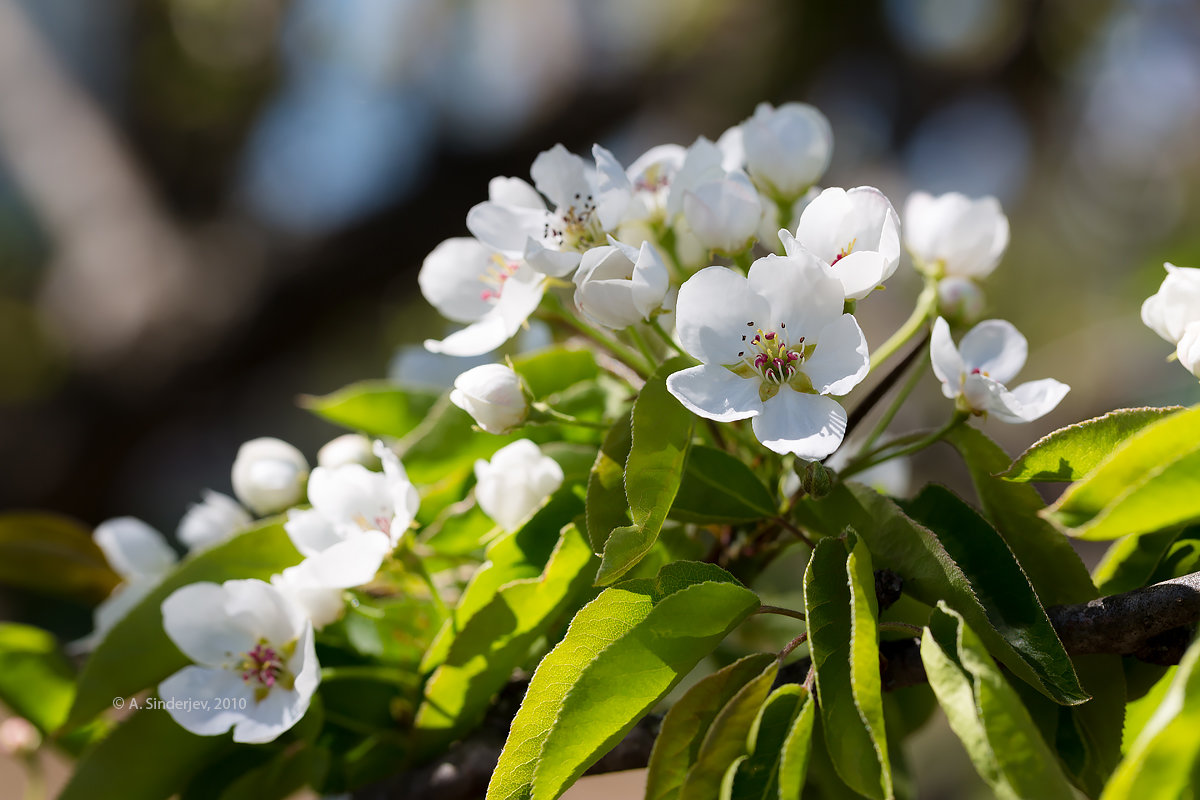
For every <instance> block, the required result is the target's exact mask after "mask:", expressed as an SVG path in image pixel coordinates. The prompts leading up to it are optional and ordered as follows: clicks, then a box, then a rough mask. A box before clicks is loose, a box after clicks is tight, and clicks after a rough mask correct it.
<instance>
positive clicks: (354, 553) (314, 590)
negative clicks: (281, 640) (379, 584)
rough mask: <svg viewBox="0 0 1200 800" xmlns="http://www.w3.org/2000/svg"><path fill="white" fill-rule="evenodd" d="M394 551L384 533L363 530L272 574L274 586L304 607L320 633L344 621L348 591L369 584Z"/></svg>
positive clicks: (300, 606)
mask: <svg viewBox="0 0 1200 800" xmlns="http://www.w3.org/2000/svg"><path fill="white" fill-rule="evenodd" d="M391 549H392V544H391V541H390V540H389V539H388V537H387V536H386V535H385V534H384V533H382V532H380V531H364V532H363V533H362V534H361V535H358V536H353V537H351V538H349V539H346V540H345V541H341V542H338V543H337V544H335V545H332V546H331V547H329V548H327V549H325V550H322V551H321V552H319V553H314V554H313V555H310V556H309V557H308V558H306V559H304V560H303V561H301V562H300V563H299V564H297V565H296V566H294V567H288V568H287V569H285V570H284V571H283V572H281V573H280V574H278V575H272V576H271V585H272V586H274V587H275V588H276V589H278V590H279V591H281V592H283V594H284V595H286V596H287V597H288V599H289V600H291V602H293V603H295V604H296V605H297V606H298V607H299V608H301V609H302V610H303V611H304V613H305V614H306V615H307V616H308V618H309V619H310V620H311V621H312V624H313V627H315V628H316V629H317V630H320V629H321V628H323V627H325V626H326V625H328V624H330V623H331V622H336V621H337V620H338V619H339V618H341V616H342V612H343V611H344V610H345V601H344V599H343V597H344V592H345V590H346V589H352V588H354V587H356V586H362V585H364V584H367V583H370V582H371V581H372V580H373V579H374V578H375V575H376V573H378V572H379V568H380V566H382V564H383V560H384V558H386V557H387V554H388V553H389V552H390V551H391Z"/></svg>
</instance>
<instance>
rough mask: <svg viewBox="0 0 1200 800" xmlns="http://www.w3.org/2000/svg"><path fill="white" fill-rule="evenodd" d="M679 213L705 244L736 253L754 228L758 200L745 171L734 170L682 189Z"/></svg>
mask: <svg viewBox="0 0 1200 800" xmlns="http://www.w3.org/2000/svg"><path fill="white" fill-rule="evenodd" d="M683 215H684V217H686V218H687V222H688V226H689V227H690V228H691V230H692V233H693V234H695V236H696V238H697V239H698V240H699V241H700V243H701V244H702V245H704V246H705V247H706V248H708V249H709V250H716V251H718V252H722V253H738V252H741V251H742V250H745V249H746V247H747V246H749V245H750V243H751V239H752V238H753V236H754V233H755V231H757V230H758V224H759V220H760V219H762V203H761V201H760V200H759V197H758V192H757V191H756V190H755V188H754V184H753V183H751V182H750V178H749V177H747V175H746V173H744V172H742V171H741V170H735V171H733V172H730V173H729V174H728V175H726V176H725V177H723V178H720V179H719V180H714V181H709V182H706V183H701V184H699V185H697V186H696V187H695V188H694V189H692V190H689V191H687V192H685V193H684V195H683Z"/></svg>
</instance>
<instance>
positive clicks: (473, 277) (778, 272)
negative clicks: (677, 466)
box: [420, 103, 1066, 460]
mask: <svg viewBox="0 0 1200 800" xmlns="http://www.w3.org/2000/svg"><path fill="white" fill-rule="evenodd" d="M832 148H833V136H832V132H831V130H830V126H829V123H828V121H827V120H826V119H825V117H824V116H823V115H822V114H821V113H820V112H819V111H818V110H816V109H815V108H813V107H811V106H808V105H803V104H800V103H788V104H785V105H783V106H780V107H778V108H774V107H772V106H770V105H768V104H765V103H764V104H761V105H760V106H759V107H758V108H757V109H756V110H755V112H754V115H753V116H752V117H751V118H749V119H747V120H746V121H744V122H742V123H741V124H739V125H736V126H734V127H733V128H730V129H729V130H727V131H726V132H725V133H724V134H722V135H721V136H720V137H719V138H718V140H717V141H716V142H715V143H714V142H712V141H709V140H708V139H705V138H703V137H701V138H700V139H697V140H696V141H695V142H694V143H693V144H692V145H691V146H690V147H687V148H684V147H681V146H679V145H660V146H657V147H654V148H652V149H650V150H649V151H647V152H646V153H645V154H644V155H642V156H641V157H640V158H638V159H636V160H635V161H634V162H633V163H632V164H631V165H630V166H629V167H628V168H625V167H623V166H622V165H621V164H620V162H619V161H618V160H617V159H616V158H615V157H614V156H613V155H612V153H610V152H609V151H608V150H606V149H604V148H603V147H601V146H599V145H596V146H594V147H593V148H592V159H591V160H590V161H588V160H585V159H583V158H581V157H579V156H577V155H574V154H572V153H570V152H568V151H567V150H566V148H564V147H563V146H562V145H556V146H555V147H553V148H552V149H550V150H548V151H546V152H543V153H541V154H540V155H539V156H538V157H537V158H536V159H535V160H534V162H533V166H532V168H531V170H530V174H531V177H532V180H533V182H532V184H530V183H528V182H526V181H524V180H522V179H520V178H511V177H498V178H494V179H493V180H492V181H491V183H490V184H489V187H488V199H487V200H486V201H484V202H482V203H480V204H478V205H476V206H475V207H473V208H472V209H471V210H470V212H469V213H468V214H467V220H466V225H467V228H468V229H469V231H470V232H471V234H472V235H473V237H474V238H456V239H449V240H447V241H445V242H443V243H442V244H440V245H438V247H437V248H435V249H434V250H433V252H432V253H430V255H429V256H428V258H426V259H425V262H424V264H423V266H422V269H421V274H420V285H421V290H422V291H423V293H424V294H425V297H426V298H427V299H428V300H429V302H430V303H432V304H433V305H434V306H435V307H436V308H437V309H438V310H439V311H441V312H442V313H443V314H444V315H445V316H446V317H447V318H448V319H451V320H453V321H456V322H465V323H468V325H467V327H466V328H465V329H463V330H460V331H458V332H456V333H452V334H451V335H450V336H448V337H446V338H445V339H442V340H440V341H433V340H431V341H428V342H426V346H427V347H428V348H429V349H430V350H432V351H434V352H440V353H448V354H453V355H481V354H483V353H487V352H489V351H491V350H494V349H495V348H497V347H499V346H500V345H501V344H503V343H504V342H505V341H507V340H508V339H509V338H510V337H511V336H513V335H514V334H515V333H516V331H517V330H519V329H520V327H521V325H522V323H523V322H524V320H525V319H526V318H527V317H528V316H529V315H530V314H531V313H533V312H534V311H535V310H536V309H537V308H538V306H539V304H540V303H541V301H542V299H543V298H544V297H545V296H546V295H547V294H552V293H553V292H554V291H555V288H556V287H559V286H562V285H563V284H564V282H563V280H562V279H565V278H567V277H570V276H572V274H573V278H574V280H573V285H574V293H573V298H572V299H573V305H574V311H575V312H576V313H577V315H578V317H577V319H576V320H574V321H572V323H571V324H573V325H575V326H576V327H578V325H580V324H586V325H590V326H595V327H597V328H599V329H601V331H600V333H601V334H603V335H605V336H609V335H612V334H620V333H621V332H624V331H628V332H629V337H630V339H631V340H632V341H634V342H635V343H637V342H638V339H639V337H642V334H643V333H644V332H645V331H647V330H653V331H654V332H655V333H656V334H659V335H661V336H663V338H664V341H665V340H666V336H668V335H671V336H673V342H674V345H673V346H675V347H678V348H681V349H682V350H683V351H686V353H687V354H688V355H690V356H691V357H693V358H694V359H696V360H697V361H699V362H700V364H699V365H698V366H694V367H690V368H687V369H683V370H682V371H679V372H676V373H675V374H673V375H671V376H670V377H669V379H668V383H667V386H668V388H669V390H670V391H671V393H672V394H673V395H674V396H675V397H676V398H677V399H678V400H679V401H680V402H681V403H682V404H683V405H684V406H686V407H687V408H688V409H690V410H691V411H693V412H694V413H696V414H698V415H700V416H702V417H705V418H708V419H711V420H716V421H718V422H730V421H734V420H744V419H750V420H751V426H752V428H753V430H754V433H755V435H756V436H757V437H758V439H759V441H761V442H762V443H763V444H764V445H765V446H766V447H768V448H770V449H771V450H774V451H776V452H778V453H781V454H782V453H792V454H794V455H796V456H798V457H800V458H803V459H808V460H819V459H823V458H825V457H827V456H829V455H830V454H832V453H833V452H834V451H836V450H837V448H838V447H839V446H840V444H841V442H842V439H843V436H844V432H845V428H846V424H847V418H846V413H845V411H844V410H843V408H842V406H841V404H840V402H839V401H838V399H837V398H839V397H840V396H842V395H845V394H846V393H847V392H849V391H850V390H851V389H853V388H854V387H855V386H856V385H858V384H859V383H860V382H861V381H862V380H863V378H864V377H865V376H866V374H867V372H868V371H869V369H870V366H871V362H870V357H869V353H868V346H867V342H866V338H865V337H864V335H863V332H862V330H861V328H860V327H859V324H858V321H857V319H856V318H855V313H858V309H857V303H858V302H859V301H861V300H863V299H865V298H866V297H867V296H868V295H870V294H871V293H872V292H873V291H874V290H875V289H876V288H879V287H881V286H882V285H883V283H884V282H885V281H887V279H888V278H890V277H891V276H892V274H893V273H894V272H895V271H896V269H897V266H898V265H899V263H900V256H901V242H902V239H901V225H900V217H899V215H897V213H896V211H895V209H894V208H893V206H892V204H891V202H889V201H888V199H887V197H885V196H884V195H883V193H881V192H880V191H879V190H877V189H875V188H872V187H869V186H860V187H856V188H851V189H841V188H827V189H824V190H823V191H822V190H820V189H818V188H817V186H816V184H817V182H818V181H820V179H821V178H822V177H823V175H824V173H825V170H826V169H827V168H828V166H829V162H830V155H831V152H832ZM903 242H904V244H905V245H906V246H907V248H908V250H909V252H910V253H911V255H912V258H913V262H914V266H915V267H916V268H917V270H918V271H920V272H921V273H923V274H924V275H925V276H926V279H927V281H928V282H929V283H930V285H931V286H935V287H936V295H935V300H936V304H935V305H934V306H933V307H931V308H930V309H929V311H931V312H932V311H933V309H934V308H936V310H937V311H938V312H940V313H941V314H942V315H943V316H945V317H947V318H948V319H949V320H950V322H951V323H953V324H956V325H965V324H970V323H973V322H976V321H978V319H979V317H980V316H981V314H982V311H983V306H984V297H983V293H982V290H981V288H980V285H979V284H980V282H981V281H982V280H983V279H984V278H986V277H987V276H988V274H990V273H991V271H992V270H993V269H995V267H996V265H997V264H998V263H999V261H1000V259H1001V257H1002V256H1003V254H1004V251H1005V249H1006V248H1007V246H1008V220H1007V218H1006V217H1005V216H1004V213H1003V212H1002V211H1001V209H1000V204H999V203H998V202H997V201H996V199H995V198H992V197H985V198H982V199H978V200H972V199H970V198H967V197H965V196H963V195H961V194H956V193H951V194H945V195H942V196H940V197H933V196H931V195H929V194H926V193H924V192H917V193H914V194H913V195H912V196H911V197H909V199H908V202H907V203H906V204H905V235H904V239H903ZM716 261H721V262H723V263H714V262H716ZM676 287H678V288H676ZM676 292H677V296H676ZM671 312H674V313H673V314H672V313H671ZM672 316H673V317H674V327H675V330H674V332H673V334H669V333H668V332H667V331H665V330H664V329H663V327H662V323H663V322H668V323H669V322H670V321H671V317H672ZM1005 324H1006V323H1005ZM982 330H983V332H984V333H986V332H988V331H992V332H994V331H995V330H998V329H996V328H994V326H991V325H990V324H989V326H988V327H984V328H983V329H982ZM1004 330H1005V331H1007V332H1010V333H1011V334H1012V335H1013V336H1015V337H1017V338H1016V339H1013V344H1012V348H1011V349H1012V353H1014V354H1015V353H1016V351H1017V350H1018V349H1019V350H1020V353H1021V358H1020V359H1019V360H1020V361H1022V362H1023V360H1024V339H1020V334H1017V333H1016V331H1015V330H1011V326H1008V328H1005V329H1004ZM983 335H984V334H983V333H974V332H973V334H968V337H967V340H966V341H965V343H964V347H966V349H967V350H968V351H969V352H968V353H964V356H963V357H962V358H959V357H958V354H957V351H954V354H955V357H956V358H958V362H955V363H950V361H947V360H946V359H945V358H942V359H941V360H940V361H937V359H938V358H939V357H940V356H943V355H946V353H947V352H948V351H947V350H946V348H945V346H944V345H945V344H946V341H948V339H947V337H948V332H947V329H946V326H945V323H941V324H939V326H938V328H937V331H936V332H935V340H936V341H935V345H936V346H935V351H934V357H935V372H936V374H937V376H938V377H939V378H940V379H942V380H943V382H944V383H945V387H946V394H947V396H949V397H952V398H955V399H956V400H957V401H958V403H959V406H960V408H962V409H966V410H970V411H972V412H975V413H980V414H982V413H992V414H993V415H994V416H995V417H996V418H998V419H1002V420H1005V421H1010V422H1015V421H1027V420H1029V419H1033V418H1035V417H1037V416H1040V415H1041V414H1044V413H1046V411H1048V410H1050V409H1051V408H1053V407H1054V405H1056V404H1057V402H1058V401H1059V400H1060V399H1061V397H1062V394H1063V393H1064V392H1065V391H1066V387H1065V386H1063V385H1062V384H1058V383H1055V382H1050V383H1046V382H1038V383H1035V384H1027V385H1025V386H1022V387H1018V389H1017V390H1015V391H1013V392H1008V391H1007V390H1006V389H1004V387H1003V385H1002V383H1001V382H1000V381H1002V380H1007V379H1008V378H1009V377H1011V375H1010V374H1009V373H1010V372H1015V369H1010V368H1011V367H1012V366H1013V363H1015V361H1017V360H1018V359H1016V358H1015V355H1014V356H1013V357H1012V358H1011V359H1010V360H1009V361H1008V362H1005V363H1004V364H1003V365H995V369H996V370H998V371H993V370H992V367H993V365H991V364H990V363H984V362H981V363H979V364H975V363H974V360H977V359H976V356H979V355H980V353H979V352H977V350H976V344H975V343H977V342H980V341H982V337H983ZM1017 339H1019V342H1020V347H1019V348H1018V347H1017V344H1016V342H1017ZM609 341H611V339H610V340H609ZM618 343H620V339H619V338H618ZM950 349H951V350H953V346H952V345H951V346H950ZM645 351H646V348H645V347H644V346H643V347H642V352H645ZM964 359H965V360H964ZM985 361H986V359H985ZM959 362H961V363H959ZM968 362H970V363H968ZM650 366H651V367H654V366H656V364H651V365H650ZM1016 366H1017V367H1019V366H1020V365H1019V364H1017V365H1016ZM989 372H991V376H990V377H989V374H988V373H989ZM998 376H999V377H998ZM1051 384H1053V385H1051ZM981 387H983V388H981ZM452 400H453V401H454V402H455V403H456V404H457V405H459V406H460V407H461V408H463V409H465V410H466V411H468V412H469V413H470V414H471V415H472V416H473V417H474V419H475V420H476V422H477V423H478V425H479V427H480V428H482V429H483V430H485V431H490V432H495V433H504V432H507V431H510V430H512V429H513V428H514V427H516V426H518V425H520V424H522V423H523V422H524V420H525V418H526V414H527V413H528V402H527V398H525V396H524V394H523V392H522V389H521V386H520V383H519V379H517V378H516V376H514V375H512V374H510V373H508V372H506V371H505V368H504V367H502V366H500V365H489V366H487V367H479V368H476V369H473V370H471V371H469V372H466V373H464V374H463V375H461V376H460V377H459V379H458V380H457V381H456V382H455V391H454V393H453V394H452Z"/></svg>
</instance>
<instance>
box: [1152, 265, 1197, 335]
mask: <svg viewBox="0 0 1200 800" xmlns="http://www.w3.org/2000/svg"><path fill="white" fill-rule="evenodd" d="M1163 267H1165V268H1166V270H1167V277H1166V278H1164V279H1163V282H1162V285H1161V286H1159V287H1158V291H1157V292H1155V293H1154V294H1152V295H1151V296H1150V297H1148V298H1146V302H1144V303H1142V322H1144V323H1146V325H1147V326H1148V327H1149V328H1150V329H1151V330H1152V331H1154V332H1155V333H1157V334H1158V335H1159V336H1161V337H1162V338H1164V339H1166V340H1167V341H1168V342H1170V343H1171V344H1179V342H1180V340H1181V339H1183V335H1184V333H1185V332H1186V330H1187V327H1188V326H1189V325H1191V324H1192V323H1193V322H1197V321H1200V269H1193V268H1190V267H1177V266H1175V265H1174V264H1170V263H1167V264H1163Z"/></svg>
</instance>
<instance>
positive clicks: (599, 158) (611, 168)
mask: <svg viewBox="0 0 1200 800" xmlns="http://www.w3.org/2000/svg"><path fill="white" fill-rule="evenodd" d="M592 157H593V158H595V159H596V173H597V182H596V198H595V202H596V213H597V214H598V215H599V216H600V224H601V226H602V227H603V228H604V229H605V230H613V229H615V228H616V227H617V225H619V224H620V223H621V221H622V220H623V219H624V218H625V212H626V211H627V210H628V209H629V203H630V200H631V199H632V198H633V184H632V183H630V182H629V176H628V175H627V174H626V173H625V168H624V167H622V166H621V162H619V161H617V159H616V156H614V155H613V154H612V153H610V152H609V151H608V150H606V149H604V148H603V147H601V146H600V145H598V144H597V145H593V146H592Z"/></svg>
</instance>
